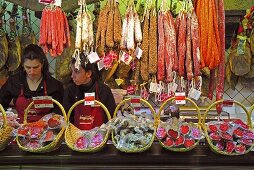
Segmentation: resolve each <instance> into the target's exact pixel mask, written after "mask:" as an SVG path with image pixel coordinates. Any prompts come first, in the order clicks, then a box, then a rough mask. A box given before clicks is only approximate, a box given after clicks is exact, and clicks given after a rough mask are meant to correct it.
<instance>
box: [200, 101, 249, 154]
mask: <svg viewBox="0 0 254 170" xmlns="http://www.w3.org/2000/svg"><path fill="white" fill-rule="evenodd" d="M223 102H224V101H223V100H219V101H216V102H214V103H213V104H211V105H210V106H209V107H208V109H207V111H206V112H205V114H204V118H203V128H204V132H205V135H206V139H207V142H208V144H209V145H210V147H211V149H212V150H213V151H215V152H217V153H219V154H223V155H230V156H232V155H243V154H247V153H248V152H249V151H251V150H252V148H253V146H254V132H253V130H252V124H251V118H250V114H249V112H248V111H247V110H246V108H245V107H244V106H243V105H242V104H241V103H239V102H237V101H233V103H234V104H235V105H238V106H240V107H241V108H242V109H243V110H244V112H245V113H246V115H247V124H246V123H245V122H243V121H242V120H240V119H232V120H228V119H227V120H218V121H210V122H208V123H205V121H206V119H207V115H208V113H209V111H210V110H211V108H212V107H214V106H216V105H219V104H223Z"/></svg>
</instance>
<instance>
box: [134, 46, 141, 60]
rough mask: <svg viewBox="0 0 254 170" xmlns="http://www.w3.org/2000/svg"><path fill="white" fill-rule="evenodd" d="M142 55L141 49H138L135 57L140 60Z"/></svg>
mask: <svg viewBox="0 0 254 170" xmlns="http://www.w3.org/2000/svg"><path fill="white" fill-rule="evenodd" d="M142 54H143V51H142V50H141V48H139V47H137V48H136V50H135V56H136V57H137V59H139V60H140V58H141V56H142Z"/></svg>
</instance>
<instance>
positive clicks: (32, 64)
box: [23, 59, 43, 80]
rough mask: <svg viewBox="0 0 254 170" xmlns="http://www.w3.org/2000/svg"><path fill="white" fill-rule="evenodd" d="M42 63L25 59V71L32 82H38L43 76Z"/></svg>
mask: <svg viewBox="0 0 254 170" xmlns="http://www.w3.org/2000/svg"><path fill="white" fill-rule="evenodd" d="M42 66H43V65H42V63H41V62H40V61H39V60H38V59H33V60H30V59H25V61H24V65H23V67H24V69H25V71H26V74H27V76H28V77H29V78H30V79H31V80H36V79H38V78H40V77H41V75H42Z"/></svg>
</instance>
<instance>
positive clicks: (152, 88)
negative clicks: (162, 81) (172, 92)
mask: <svg viewBox="0 0 254 170" xmlns="http://www.w3.org/2000/svg"><path fill="white" fill-rule="evenodd" d="M149 92H150V93H156V92H157V83H153V82H151V83H150V88H149Z"/></svg>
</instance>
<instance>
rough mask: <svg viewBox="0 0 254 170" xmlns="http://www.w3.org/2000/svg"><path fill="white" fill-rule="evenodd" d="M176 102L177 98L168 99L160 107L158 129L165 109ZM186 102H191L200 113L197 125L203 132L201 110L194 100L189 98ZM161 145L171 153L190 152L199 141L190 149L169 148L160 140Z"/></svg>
mask: <svg viewBox="0 0 254 170" xmlns="http://www.w3.org/2000/svg"><path fill="white" fill-rule="evenodd" d="M174 100H175V97H172V98H169V99H167V100H166V101H165V102H163V104H162V105H161V107H160V109H159V113H158V115H157V118H158V122H159V124H158V127H159V125H160V122H161V121H160V115H161V112H162V111H163V109H164V107H165V106H166V105H167V104H168V103H169V102H172V101H174ZM185 100H186V101H188V102H190V103H191V104H192V105H193V106H194V107H195V109H196V111H197V113H198V125H197V127H198V129H199V130H200V132H201V131H202V128H201V113H200V110H199V108H198V106H197V104H196V103H195V102H194V101H192V100H191V99H189V98H185ZM159 143H160V145H161V146H162V147H163V148H165V149H167V150H170V151H174V152H187V151H190V150H192V149H194V148H195V147H196V146H197V145H198V143H199V140H197V141H196V142H195V144H194V145H193V146H191V147H189V148H181V147H169V146H166V145H165V144H164V143H163V142H162V141H161V140H159Z"/></svg>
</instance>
